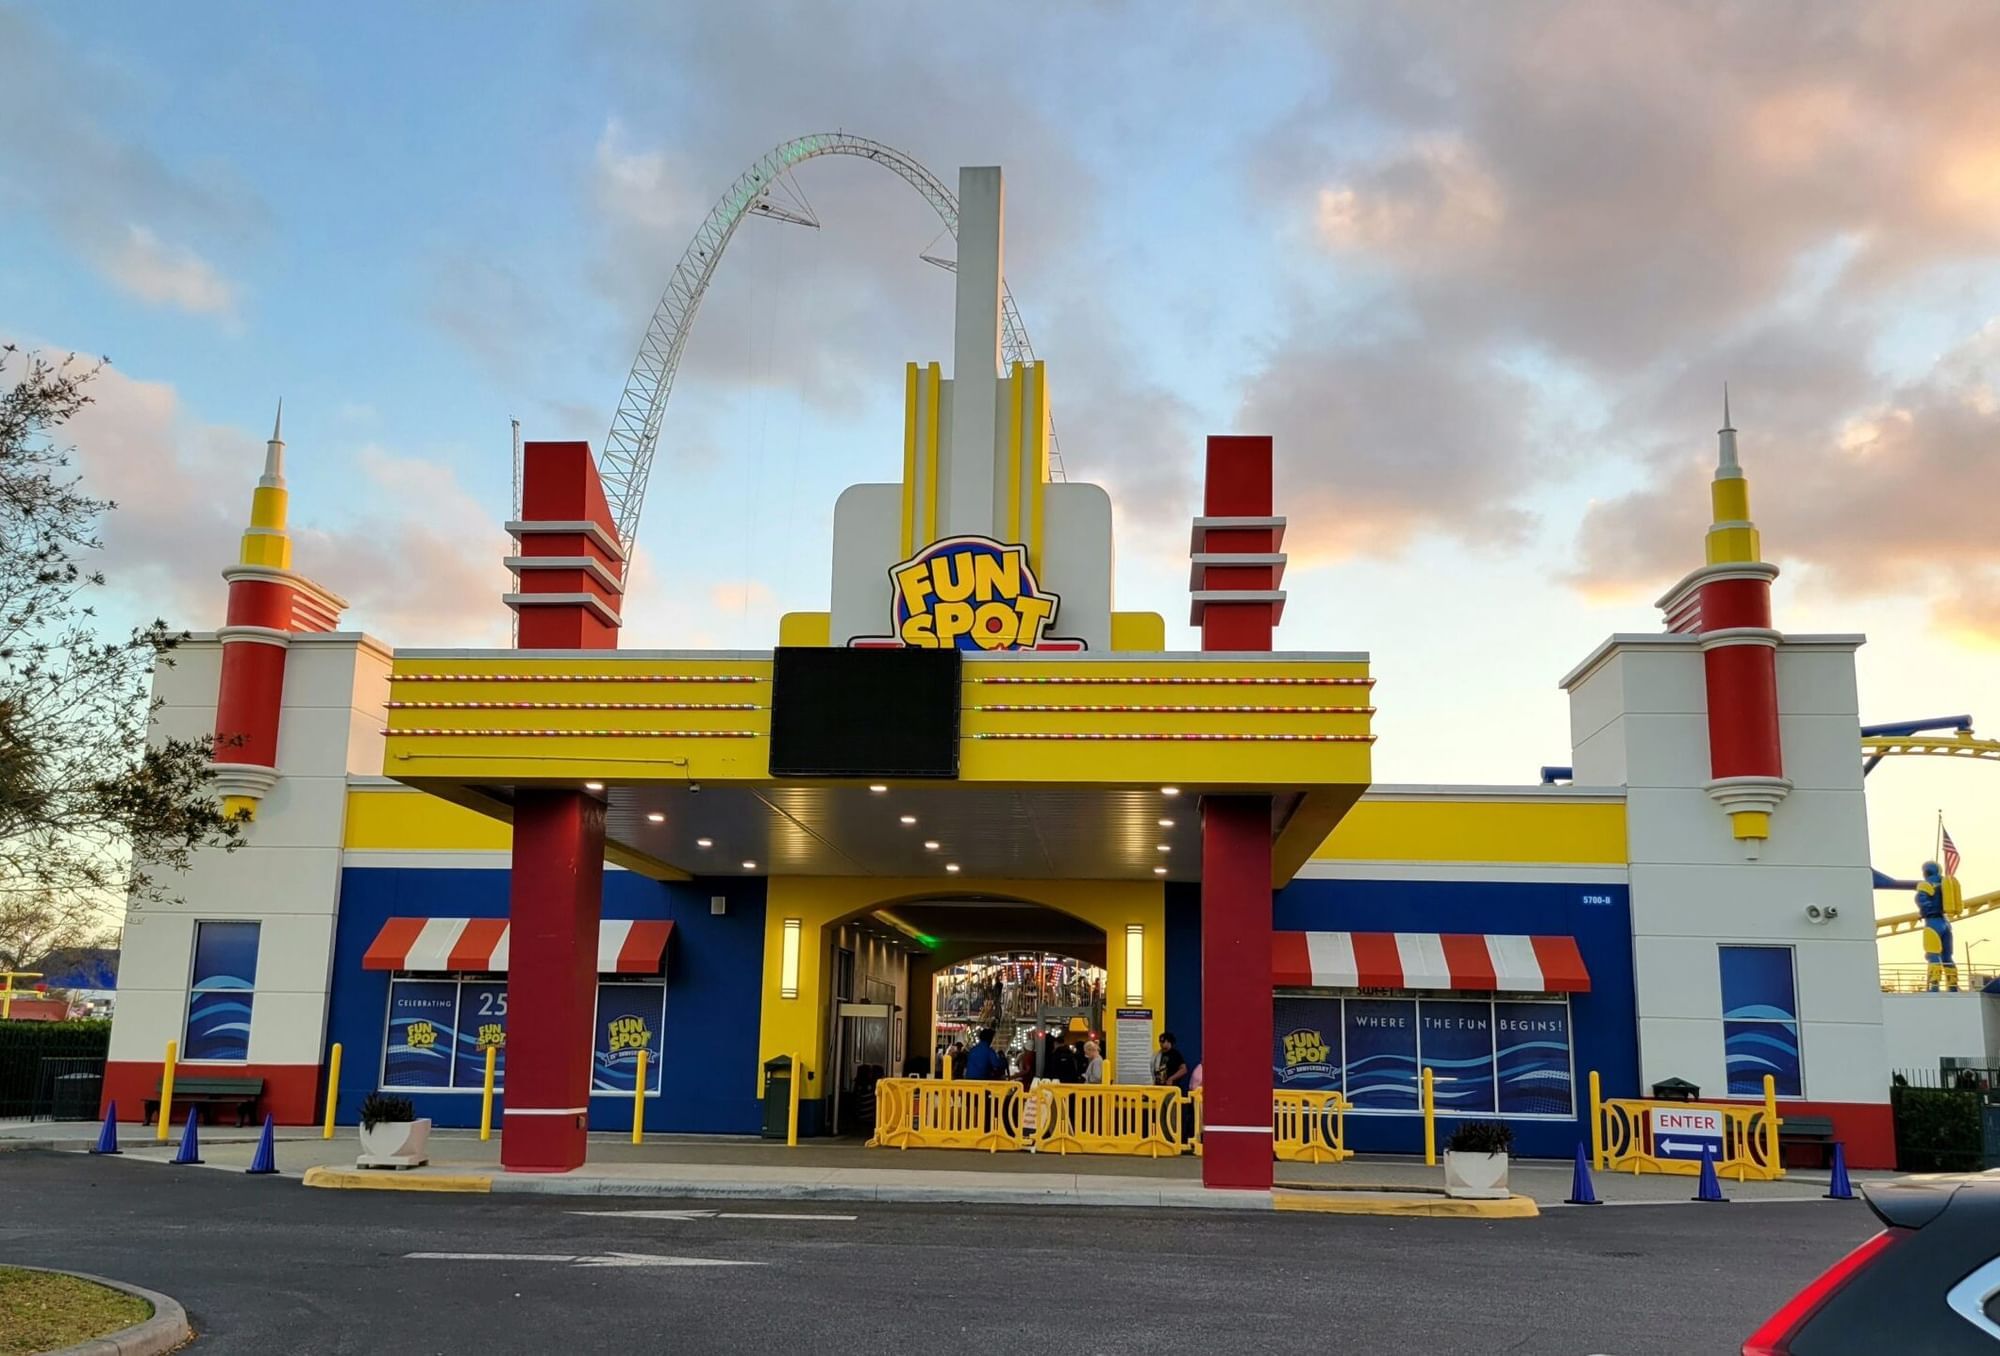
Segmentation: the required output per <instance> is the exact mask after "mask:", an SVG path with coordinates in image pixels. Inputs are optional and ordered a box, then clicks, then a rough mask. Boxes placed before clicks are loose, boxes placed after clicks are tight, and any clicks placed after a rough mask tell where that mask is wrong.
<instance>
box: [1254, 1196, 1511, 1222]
mask: <svg viewBox="0 0 2000 1356" xmlns="http://www.w3.org/2000/svg"><path fill="white" fill-rule="evenodd" d="M1271 1205H1272V1208H1273V1209H1275V1210H1283V1211H1296V1212H1300V1213H1304V1214H1313V1215H1400V1216H1402V1217H1403V1218H1405V1219H1410V1218H1429V1219H1534V1218H1535V1217H1536V1216H1538V1215H1540V1214H1541V1213H1542V1212H1541V1208H1540V1207H1539V1206H1537V1205H1536V1204H1535V1200H1534V1198H1533V1197H1532V1196H1509V1197H1507V1198H1506V1199H1505V1200H1497V1201H1480V1200H1459V1199H1454V1198H1452V1197H1449V1196H1444V1195H1433V1194H1431V1193H1429V1192H1424V1191H1411V1192H1403V1193H1398V1194H1395V1195H1391V1194H1389V1193H1387V1192H1384V1193H1382V1194H1379V1195H1376V1194H1369V1193H1364V1192H1356V1191H1345V1190H1343V1191H1300V1192H1292V1191H1279V1192H1277V1193H1275V1194H1274V1199H1273V1200H1272V1202H1271Z"/></svg>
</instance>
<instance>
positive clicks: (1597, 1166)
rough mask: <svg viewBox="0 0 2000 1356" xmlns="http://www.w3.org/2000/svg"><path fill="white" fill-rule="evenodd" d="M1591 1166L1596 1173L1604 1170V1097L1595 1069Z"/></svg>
mask: <svg viewBox="0 0 2000 1356" xmlns="http://www.w3.org/2000/svg"><path fill="white" fill-rule="evenodd" d="M1590 1166H1591V1168H1592V1169H1593V1170H1596V1171H1602V1170H1603V1168H1604V1097H1603V1094H1602V1092H1601V1090H1600V1088H1599V1085H1598V1081H1597V1070H1595V1069H1592V1070H1591V1071H1590Z"/></svg>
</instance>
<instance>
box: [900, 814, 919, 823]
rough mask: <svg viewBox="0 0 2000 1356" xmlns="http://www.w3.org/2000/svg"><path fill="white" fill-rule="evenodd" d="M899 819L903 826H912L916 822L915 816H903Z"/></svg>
mask: <svg viewBox="0 0 2000 1356" xmlns="http://www.w3.org/2000/svg"><path fill="white" fill-rule="evenodd" d="M901 818H902V821H903V822H904V823H905V824H914V823H916V822H917V817H916V816H915V815H903V816H901Z"/></svg>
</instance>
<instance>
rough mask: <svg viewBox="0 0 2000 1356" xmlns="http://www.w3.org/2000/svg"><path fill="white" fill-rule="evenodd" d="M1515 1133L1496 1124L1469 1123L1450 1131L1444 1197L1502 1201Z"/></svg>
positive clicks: (1446, 1147) (1506, 1192)
mask: <svg viewBox="0 0 2000 1356" xmlns="http://www.w3.org/2000/svg"><path fill="white" fill-rule="evenodd" d="M1513 1148H1514V1131H1513V1129H1512V1128H1511V1127H1509V1126H1506V1125H1502V1124H1500V1123H1498V1122H1496V1121H1472V1122H1470V1123H1468V1124H1466V1125H1461V1126H1459V1127H1458V1129H1456V1130H1454V1131H1452V1132H1451V1139H1450V1140H1449V1141H1447V1142H1446V1144H1445V1150H1444V1194H1445V1195H1447V1196H1455V1197H1457V1198H1458V1199H1460V1200H1472V1201H1504V1200H1506V1199H1507V1197H1508V1196H1509V1195H1510V1194H1511V1193H1510V1192H1509V1191H1508V1190H1507V1162H1508V1156H1509V1155H1510V1154H1511V1153H1512V1151H1513Z"/></svg>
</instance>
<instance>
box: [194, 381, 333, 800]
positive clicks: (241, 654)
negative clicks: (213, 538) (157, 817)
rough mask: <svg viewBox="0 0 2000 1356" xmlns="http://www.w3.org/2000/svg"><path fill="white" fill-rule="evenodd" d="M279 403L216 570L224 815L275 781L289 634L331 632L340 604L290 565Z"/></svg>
mask: <svg viewBox="0 0 2000 1356" xmlns="http://www.w3.org/2000/svg"><path fill="white" fill-rule="evenodd" d="M284 423H285V405H284V402H283V401H282V400H281V401H279V402H278V417H277V419H276V421H275V422H274V423H273V424H272V426H271V437H270V441H268V442H267V443H265V445H264V474H263V475H261V476H259V477H258V479H257V488H256V490H255V491H254V492H253V493H252V495H251V499H250V525H249V526H248V527H246V528H244V529H243V543H242V546H241V548H240V549H239V550H238V552H237V558H236V564H234V565H232V566H230V567H229V568H228V569H226V570H224V571H223V572H222V577H223V578H224V579H225V580H227V581H228V583H229V608H228V612H227V614H226V615H225V618H224V623H223V625H222V627H221V628H220V629H218V630H217V631H216V639H217V640H219V641H220V642H221V643H222V681H221V688H220V691H219V692H218V693H217V695H216V705H215V760H214V761H213V762H212V763H210V764H209V772H210V774H211V776H212V777H213V778H214V781H215V787H216V790H217V791H218V792H219V793H220V794H221V796H222V806H223V810H224V812H225V813H227V814H231V815H240V816H242V817H243V818H246V819H254V818H255V817H256V814H257V803H258V802H259V801H260V800H262V799H263V798H264V797H265V796H266V795H267V794H269V792H270V790H271V788H272V787H273V786H275V785H276V784H277V781H278V724H279V721H278V717H279V711H280V709H281V708H282V707H283V705H284V699H285V652H286V649H287V648H288V647H289V646H290V644H291V638H292V636H293V635H295V634H299V633H304V632H315V631H331V630H333V629H334V627H335V626H337V625H338V624H339V622H340V614H341V612H342V611H343V610H344V609H345V608H346V606H347V602H346V600H345V599H343V598H339V597H336V596H335V595H333V594H331V593H329V592H327V591H326V590H325V589H323V588H321V587H320V586H319V585H317V584H315V583H313V582H312V581H311V580H310V579H307V578H305V577H304V576H303V575H300V574H296V573H294V572H293V570H292V538H291V533H290V532H289V530H287V528H286V525H285V520H286V516H287V511H288V508H289V495H288V494H287V492H286V489H285V437H284Z"/></svg>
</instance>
